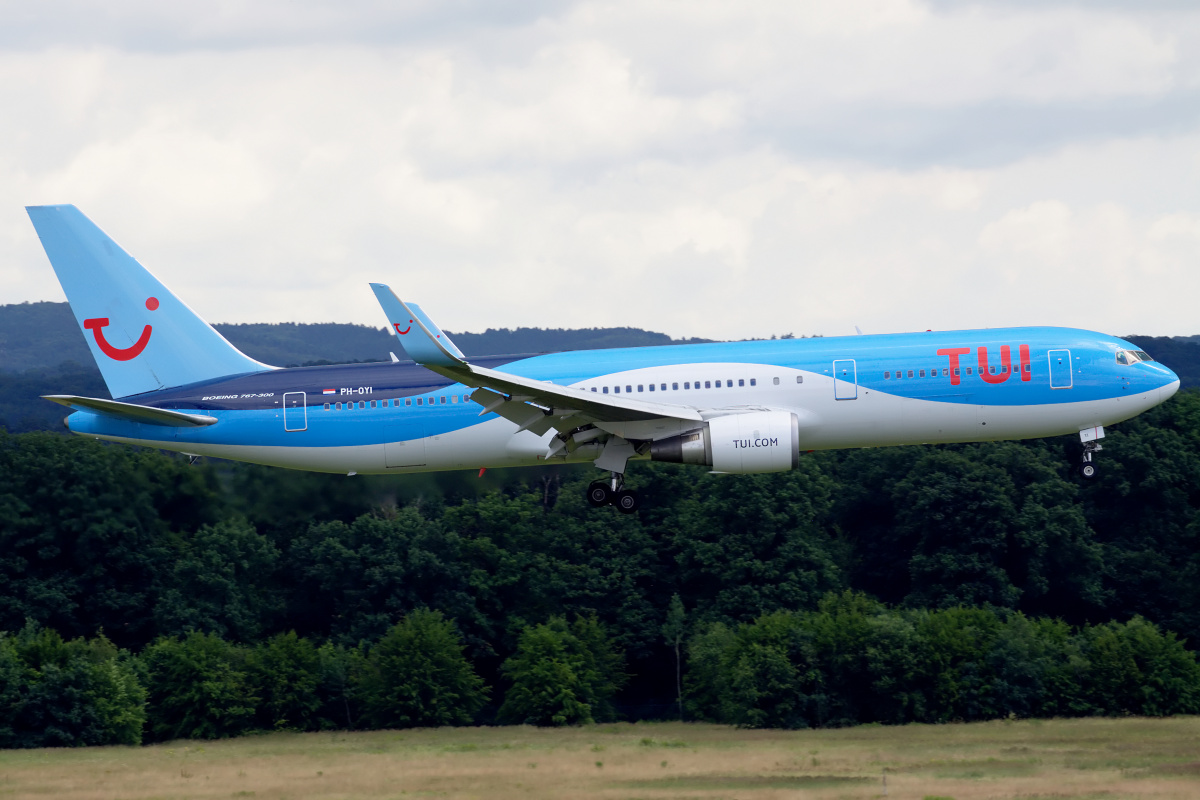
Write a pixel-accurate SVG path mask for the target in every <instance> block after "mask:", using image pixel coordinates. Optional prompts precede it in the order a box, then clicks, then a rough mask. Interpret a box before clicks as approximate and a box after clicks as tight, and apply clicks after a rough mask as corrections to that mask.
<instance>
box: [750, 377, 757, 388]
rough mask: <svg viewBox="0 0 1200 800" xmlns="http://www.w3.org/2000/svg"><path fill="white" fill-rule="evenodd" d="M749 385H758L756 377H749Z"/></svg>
mask: <svg viewBox="0 0 1200 800" xmlns="http://www.w3.org/2000/svg"><path fill="white" fill-rule="evenodd" d="M750 385H751V386H757V385H758V378H751V379H750Z"/></svg>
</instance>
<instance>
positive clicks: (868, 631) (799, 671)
mask: <svg viewBox="0 0 1200 800" xmlns="http://www.w3.org/2000/svg"><path fill="white" fill-rule="evenodd" d="M689 650H690V655H691V659H692V663H693V671H692V673H691V674H690V676H689V684H690V687H691V695H692V703H691V708H692V710H693V712H694V713H695V714H696V715H697V716H698V717H700V718H702V719H709V720H714V721H720V722H729V723H733V724H737V725H742V726H745V727H755V728H756V727H782V728H803V727H810V726H827V725H848V724H853V723H859V722H884V723H905V722H949V721H952V720H966V721H971V720H980V719H994V718H996V717H1004V716H1008V715H1014V716H1022V717H1024V716H1043V717H1048V716H1087V715H1095V714H1110V715H1112V714H1143V715H1152V716H1158V715H1163V714H1195V713H1198V712H1200V664H1197V662H1196V659H1195V657H1194V655H1193V654H1192V653H1190V652H1189V651H1187V650H1185V649H1184V647H1183V643H1182V642H1180V641H1179V640H1178V639H1177V638H1176V637H1175V635H1174V634H1171V633H1167V634H1163V633H1162V632H1161V631H1160V630H1159V629H1158V628H1157V627H1156V626H1154V625H1152V624H1151V623H1148V622H1146V621H1145V620H1144V619H1142V618H1141V617H1134V618H1133V619H1131V620H1129V621H1128V622H1125V623H1116V622H1113V623H1106V624H1104V625H1098V626H1094V627H1085V628H1083V629H1082V630H1079V631H1073V630H1071V629H1070V628H1069V627H1068V626H1067V625H1065V624H1063V623H1062V622H1059V621H1052V620H1047V619H1039V620H1031V619H1029V618H1028V617H1026V616H1024V615H1023V614H1021V613H1020V612H1011V613H1002V612H998V611H996V610H993V609H980V608H962V607H956V608H948V609H942V610H933V611H931V610H925V609H888V608H886V607H884V606H883V605H881V604H879V603H877V602H875V601H872V600H870V599H868V598H866V597H865V596H863V595H860V594H851V593H849V592H847V593H844V594H841V595H832V594H831V595H829V596H827V597H826V598H825V599H824V600H823V601H822V602H821V603H820V605H819V608H818V609H817V610H815V611H807V612H791V611H777V612H774V613H772V614H766V615H763V616H762V617H759V618H758V619H757V620H755V621H754V622H750V623H743V624H742V625H739V626H737V627H736V629H730V628H729V627H728V626H726V625H724V624H723V623H720V622H717V623H713V624H712V625H711V626H710V627H709V628H708V629H707V630H706V631H704V632H702V633H698V634H696V636H695V637H694V638H693V639H692V641H691V646H690V648H689Z"/></svg>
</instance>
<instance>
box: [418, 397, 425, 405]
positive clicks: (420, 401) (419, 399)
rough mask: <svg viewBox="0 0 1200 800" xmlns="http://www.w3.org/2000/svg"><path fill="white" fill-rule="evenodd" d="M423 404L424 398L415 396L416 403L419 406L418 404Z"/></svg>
mask: <svg viewBox="0 0 1200 800" xmlns="http://www.w3.org/2000/svg"><path fill="white" fill-rule="evenodd" d="M424 404H425V399H424V398H421V397H418V398H417V405H419V406H420V405H424Z"/></svg>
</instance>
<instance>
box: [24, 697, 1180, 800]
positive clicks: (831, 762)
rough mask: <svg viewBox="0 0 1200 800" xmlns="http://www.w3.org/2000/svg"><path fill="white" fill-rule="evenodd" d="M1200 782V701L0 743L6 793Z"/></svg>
mask: <svg viewBox="0 0 1200 800" xmlns="http://www.w3.org/2000/svg"><path fill="white" fill-rule="evenodd" d="M885 774H886V778H887V796H888V797H889V798H905V799H907V798H916V800H923V798H930V797H936V798H955V800H967V798H1010V797H1011V798H1017V797H1019V798H1068V797H1069V798H1122V797H1155V798H1200V718H1196V717H1187V718H1177V719H1119V720H1117V719H1087V720H1052V721H1044V722H1042V721H1022V722H988V723H976V724H971V725H941V726H932V725H908V726H905V727H896V728H882V727H859V728H848V729H843V730H823V731H742V730H736V729H732V728H726V727H720V726H716V725H701V724H678V723H650V724H618V725H599V726H593V727H587V728H573V729H567V730H540V729H537V728H524V727H521V728H444V729H438V730H408V731H375V732H370V733H308V734H287V733H282V734H267V735H262V736H250V737H246V738H242V739H234V740H229V741H223V742H172V743H169V744H163V745H156V746H153V747H142V748H117V747H105V748H91V749H81V750H18V751H13V750H10V751H3V752H0V798H3V799H4V800H8V798H26V797H29V798H72V799H75V798H78V800H85V799H86V800H101V799H103V800H110V799H112V800H115V798H128V799H129V800H134V799H135V798H255V800H264V799H270V800H275V799H277V798H294V799H297V800H298V799H299V798H398V797H450V798H455V797H464V798H465V797H478V798H521V799H522V800H531V799H532V798H542V797H554V798H613V799H614V800H615V799H617V798H646V800H683V799H684V798H697V799H699V798H705V799H706V800H714V799H715V798H763V799H764V800H765V799H766V798H771V799H772V800H776V799H777V800H782V798H866V797H880V796H882V795H883V794H884V787H883V779H884V776H885Z"/></svg>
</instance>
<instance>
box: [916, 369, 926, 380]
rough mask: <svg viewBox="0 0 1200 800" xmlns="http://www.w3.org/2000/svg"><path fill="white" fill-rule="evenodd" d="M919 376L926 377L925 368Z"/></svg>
mask: <svg viewBox="0 0 1200 800" xmlns="http://www.w3.org/2000/svg"><path fill="white" fill-rule="evenodd" d="M917 377H919V378H924V377H925V370H921V374H920V375H918V376H917Z"/></svg>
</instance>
